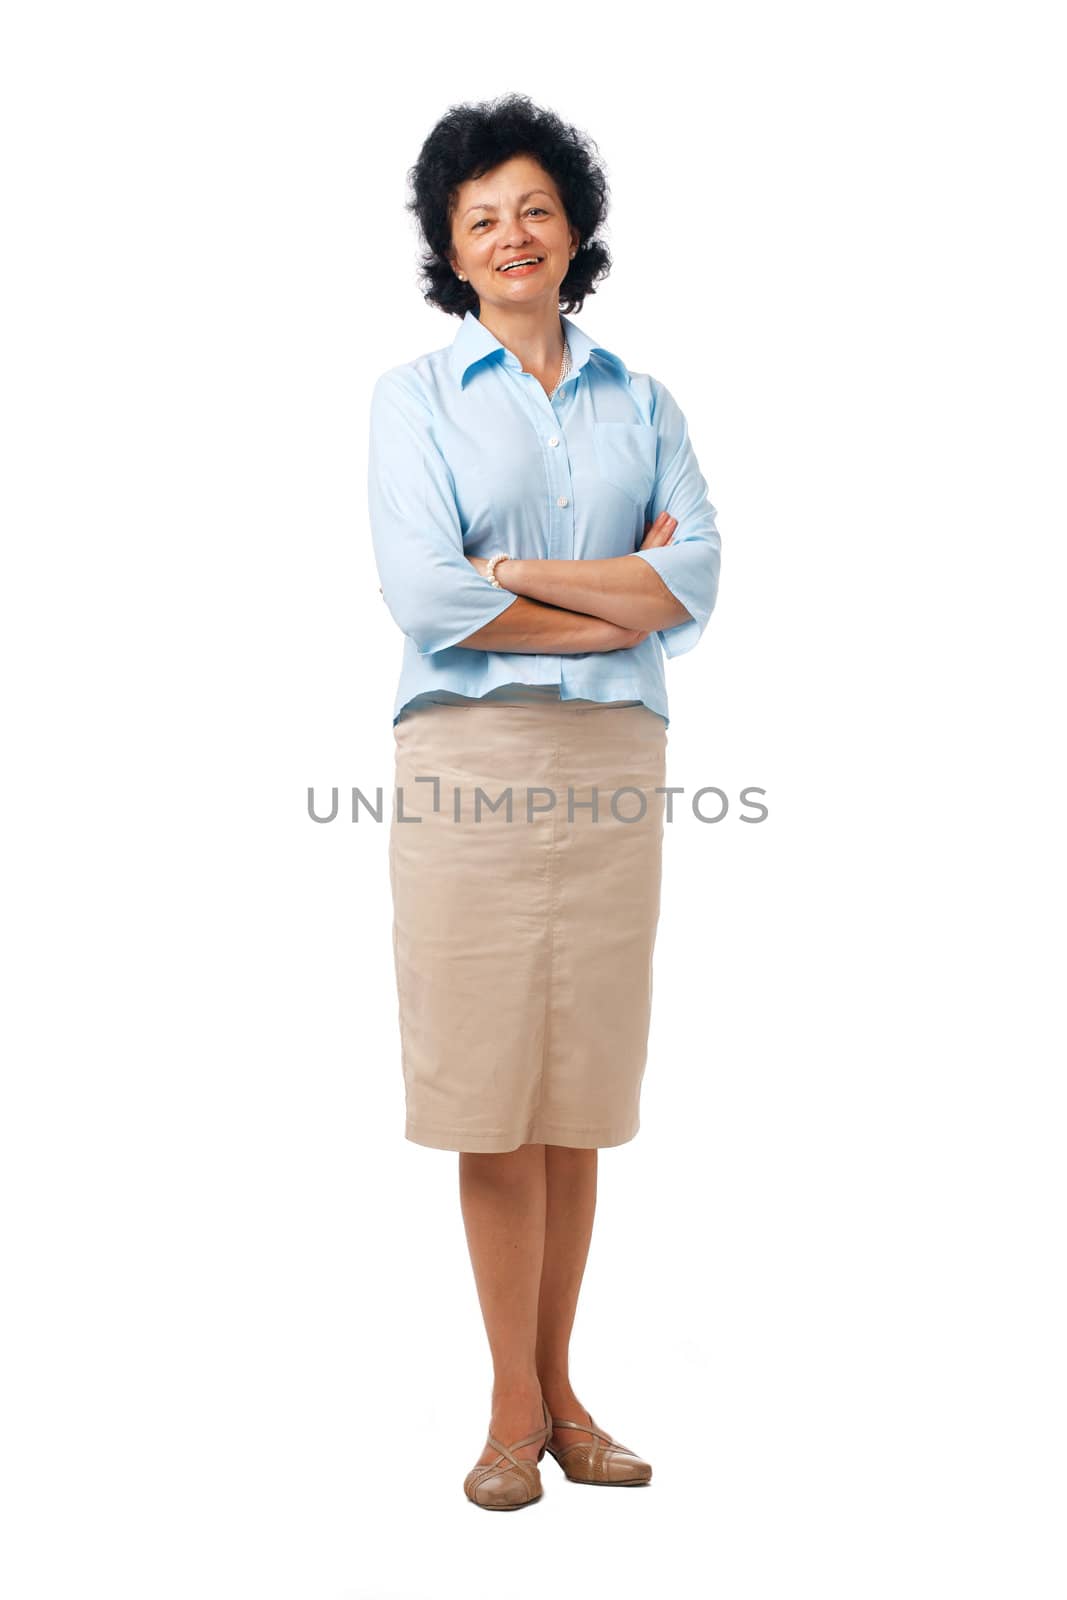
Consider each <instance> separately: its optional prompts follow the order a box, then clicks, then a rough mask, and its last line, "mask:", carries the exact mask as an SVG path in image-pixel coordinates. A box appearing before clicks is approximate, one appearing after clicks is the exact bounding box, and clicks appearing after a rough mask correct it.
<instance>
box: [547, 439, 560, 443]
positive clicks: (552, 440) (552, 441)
mask: <svg viewBox="0 0 1067 1600" xmlns="http://www.w3.org/2000/svg"><path fill="white" fill-rule="evenodd" d="M548 442H549V444H559V440H558V439H550V440H549V441H548Z"/></svg>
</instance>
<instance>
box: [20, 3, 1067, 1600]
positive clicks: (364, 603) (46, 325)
mask: <svg viewBox="0 0 1067 1600" xmlns="http://www.w3.org/2000/svg"><path fill="white" fill-rule="evenodd" d="M1052 15H1053V11H1052V7H1042V6H1035V5H1022V6H1019V5H1013V6H1011V7H1008V6H1006V5H1000V6H996V5H994V6H984V7H973V6H963V5H946V4H933V5H931V4H929V3H927V4H924V5H922V6H919V5H912V4H904V5H895V6H892V7H883V8H873V7H857V6H849V5H843V4H840V5H828V4H818V5H809V6H805V7H794V6H785V5H780V4H779V5H771V6H760V7H748V8H745V7H740V6H734V7H730V8H712V9H711V10H704V9H701V10H700V11H695V10H694V11H690V10H689V9H687V8H686V9H683V8H682V7H681V6H678V5H657V6H649V7H635V8H633V9H632V10H630V11H626V12H623V11H620V10H619V9H618V8H615V7H612V8H610V9H609V8H604V9H602V10H601V11H593V12H584V13H578V12H576V11H575V10H574V9H573V8H566V9H563V10H561V9H559V8H556V9H553V8H544V7H541V8H537V9H535V10H534V11H533V12H531V11H530V10H529V9H528V8H516V7H514V6H505V7H503V8H501V7H492V6H490V7H482V8H474V9H471V8H469V7H468V8H462V9H460V10H456V9H455V8H445V7H440V8H438V7H432V8H431V7H420V6H417V5H412V4H405V5H403V6H391V7H386V8H381V9H380V10H379V11H377V12H368V13H363V14H361V13H360V11H359V10H358V9H357V7H356V6H355V5H332V6H331V5H316V4H308V3H304V4H302V5H299V6H298V5H296V4H288V5H278V4H274V5H257V6H252V5H240V4H234V3H226V0H213V3H211V4H210V5H208V4H191V3H189V0H186V3H184V4H182V5H176V4H175V5H162V4H157V5H153V4H141V5H133V4H129V5H125V6H119V5H114V4H98V5H94V6H74V5H67V6H59V5H49V4H41V3H38V4H34V5H32V6H31V5H28V4H25V5H13V6H10V7H8V8H7V9H6V11H5V20H4V24H3V37H2V39H0V46H2V48H0V60H2V63H3V65H2V67H0V73H2V81H0V118H2V127H0V132H2V144H3V150H4V160H3V176H2V185H3V189H2V203H0V212H2V216H3V225H4V231H5V234H6V242H5V244H4V247H3V251H2V262H0V271H2V272H3V277H4V290H3V295H2V307H3V318H4V333H3V358H2V368H3V370H2V375H0V381H2V386H3V389H2V392H3V416H2V419H0V420H2V441H3V462H4V473H3V477H4V488H3V495H4V505H5V509H4V577H3V583H2V596H0V606H2V616H0V624H2V625H0V649H2V652H3V658H2V668H3V684H4V711H3V719H4V720H3V751H2V753H3V756H4V757H5V758H6V759H5V769H6V776H5V779H4V783H3V790H2V794H3V819H2V820H3V827H2V837H3V848H4V853H5V865H4V876H3V902H4V907H5V927H6V932H5V940H6V943H5V950H4V954H3V962H4V978H5V990H6V996H7V998H6V1001H5V1004H4V1013H5V1022H4V1030H5V1034H6V1036H7V1042H6V1045H5V1050H4V1055H5V1062H6V1065H5V1081H4V1105H3V1116H2V1132H0V1138H2V1148H0V1183H2V1194H0V1202H2V1218H3V1222H2V1226H3V1241H4V1242H3V1261H2V1277H3V1287H4V1291H5V1297H6V1299H7V1310H6V1312H5V1313H4V1316H3V1320H2V1338H3V1345H4V1350H3V1355H2V1362H0V1370H2V1375H3V1385H4V1391H5V1393H4V1402H3V1417H2V1422H0V1433H2V1440H3V1442H2V1451H3V1458H2V1459H3V1467H4V1482H3V1484H2V1485H0V1499H2V1503H3V1520H4V1522H5V1524H6V1528H7V1532H6V1535H5V1540H4V1545H5V1555H4V1558H3V1559H4V1562H5V1565H6V1566H7V1567H8V1568H9V1569H10V1570H9V1573H8V1576H7V1581H6V1582H5V1583H4V1589H5V1591H6V1593H7V1594H8V1595H10V1596H11V1600H29V1597H35V1596H45V1595H47V1596H50V1597H51V1596H57V1597H58V1596H60V1595H62V1596H67V1595H79V1596H84V1595H96V1594H100V1595H102V1596H107V1597H108V1600H119V1597H125V1596H137V1597H138V1600H171V1597H179V1596H180V1597H182V1600H186V1597H193V1596H195V1597H196V1600H215V1597H218V1600H244V1597H246V1596H247V1597H250V1600H251V1597H253V1596H254V1597H256V1600H262V1597H266V1596H279V1597H282V1596H284V1597H286V1600H290V1597H292V1600H319V1597H322V1600H333V1597H337V1600H341V1597H344V1600H356V1597H359V1600H371V1597H373V1600H401V1597H403V1600H415V1597H418V1600H422V1597H432V1600H446V1597H452V1596H456V1597H460V1596H462V1597H463V1600H490V1597H496V1596H500V1595H504V1594H507V1595H510V1596H516V1597H526V1596H533V1595H541V1594H544V1593H546V1592H547V1593H560V1594H562V1593H578V1592H582V1593H596V1594H598V1595H611V1596H613V1597H615V1596H618V1597H620V1600H629V1597H631V1596H632V1597H637V1596H647V1595H650V1594H668V1595H675V1594H677V1595H681V1594H685V1595H691V1594H699V1595H706V1596H709V1597H710V1596H715V1597H716V1600H719V1597H722V1600H793V1597H806V1596H809V1595H810V1596H812V1597H818V1600H857V1597H862V1600H882V1597H886V1600H899V1597H900V1596H902V1595H908V1596H910V1597H923V1600H926V1597H929V1600H944V1597H947V1596H966V1597H967V1600H978V1597H986V1596H989V1597H993V1596H997V1597H1000V1596H1004V1597H1008V1596H1011V1597H1013V1600H1014V1597H1016V1596H1018V1595H1025V1596H1026V1597H1027V1600H1045V1597H1049V1600H1051V1597H1053V1596H1056V1597H1057V1600H1059V1597H1062V1595H1063V1593H1064V1584H1065V1581H1067V1571H1065V1567H1067V1561H1065V1557H1064V1545H1063V1540H1062V1520H1061V1519H1062V1515H1063V1505H1064V1490H1065V1481H1064V1479H1065V1474H1064V1452H1063V1438H1064V1430H1065V1424H1067V1414H1065V1412H1067V1407H1065V1385H1064V1363H1063V1351H1064V1349H1065V1348H1067V1327H1065V1316H1064V1282H1063V1265H1064V1237H1063V1228H1062V1221H1063V1215H1064V1201H1065V1195H1064V1179H1063V1166H1064V1132H1065V1130H1064V1123H1063V1117H1062V1063H1063V1053H1062V1038H1060V1037H1058V1035H1059V1023H1060V1016H1061V1010H1062V992H1061V991H1062V978H1063V955H1064V952H1063V943H1062V922H1063V891H1064V883H1063V876H1062V868H1063V851H1062V816H1061V813H1062V782H1061V771H1060V766H1059V763H1060V760H1061V758H1062V718H1063V695H1062V682H1063V680H1062V676H1061V674H1062V666H1063V662H1062V654H1061V651H1060V644H1061V637H1062V633H1063V610H1064V578H1065V571H1064V560H1063V541H1064V536H1065V527H1064V516H1063V439H1064V431H1063V425H1064V403H1063V401H1064V359H1065V354H1067V351H1065V340H1064V314H1063V284H1064V282H1065V281H1067V262H1065V260H1064V250H1063V238H1062V231H1061V230H1062V221H1063V216H1062V199H1063V195H1062V161H1061V159H1058V158H1061V157H1062V141H1063V136H1064V127H1063V119H1062V103H1063V96H1062V82H1063V73H1064V60H1063V56H1062V54H1061V53H1060V52H1059V51H1058V50H1057V49H1055V48H1054V43H1053V35H1052V29H1051V20H1052ZM509 90H518V91H520V92H523V93H527V94H530V95H531V96H533V98H534V99H535V100H537V101H538V102H541V103H544V104H546V105H550V106H551V107H552V108H553V109H555V110H556V111H558V112H559V113H560V114H561V115H563V116H564V117H566V118H567V119H568V120H569V121H572V122H574V123H576V124H577V125H578V126H579V127H581V128H583V129H585V130H586V131H587V132H589V133H590V134H591V135H592V136H593V137H594V138H595V139H596V141H597V144H598V147H599V149H600V153H601V156H602V158H603V160H604V161H605V163H606V165H607V169H608V175H609V179H610V181H611V185H612V196H613V203H612V210H611V215H610V225H609V229H608V232H607V234H606V237H607V240H608V243H609V246H610V248H611V249H612V251H613V254H614V258H615V266H614V270H613V272H612V274H611V276H610V278H609V279H608V280H607V281H606V282H605V284H604V285H603V286H602V288H601V289H600V290H599V291H598V293H597V294H596V296H595V297H593V298H591V299H590V300H589V301H588V302H587V304H586V307H585V309H584V311H583V312H582V313H581V314H580V318H579V320H580V322H581V325H582V326H583V327H585V328H586V329H587V330H588V331H589V332H590V333H591V334H593V335H594V337H596V338H597V339H599V340H601V341H603V342H604V343H605V344H607V345H608V346H609V347H611V348H613V349H616V350H618V351H620V353H622V354H623V355H624V357H625V359H626V360H627V361H628V363H629V365H630V366H631V367H633V368H634V369H636V370H641V371H649V372H652V373H654V374H655V375H657V376H658V377H660V378H661V379H662V380H663V381H664V382H666V383H667V384H668V385H669V386H670V387H671V389H672V391H673V392H674V394H675V395H676V397H677V398H678V400H679V402H680V404H681V405H682V407H683V409H684V410H685V411H686V414H687V416H688V419H689V424H690V431H691V435H692V438H693V440H694V443H695V445H696V448H697V453H698V457H699V460H700V463H701V467H702V470H703V471H704V473H705V476H706V478H707V480H708V483H709V488H710V493H711V498H712V500H713V502H714V503H715V505H716V507H717V508H718V514H719V526H720V528H721V531H722V537H723V564H722V582H721V590H720V598H719V603H718V607H717V609H716V613H715V615H714V617H713V619H712V623H711V625H710V627H709V629H708V632H707V633H706V635H705V637H704V639H703V641H702V643H701V645H700V646H699V648H698V649H697V650H696V651H695V652H693V653H691V654H690V655H688V656H686V657H684V658H680V659H679V660H678V661H677V662H675V663H668V675H669V676H668V682H669V691H670V695H671V711H672V722H671V727H670V732H669V736H668V737H669V753H668V760H669V770H670V777H671V781H673V782H675V783H677V784H682V785H684V786H685V787H686V789H687V791H689V792H691V791H692V790H694V789H696V788H698V787H700V786H701V785H702V784H717V785H719V786H721V787H722V788H723V789H725V790H726V791H727V793H728V794H729V795H730V796H731V797H736V796H737V795H738V794H739V792H740V790H741V789H742V788H743V787H744V786H746V785H759V786H762V787H763V788H765V789H766V791H767V803H768V805H769V807H770V816H769V818H768V820H767V822H766V823H765V824H764V825H762V826H759V827H752V826H747V825H744V824H742V823H741V822H740V821H739V820H738V817H737V808H736V806H735V808H734V811H733V813H731V815H730V816H729V817H728V818H727V819H726V820H725V821H724V822H723V823H721V824H719V825H717V826H706V825H701V824H700V823H698V822H697V821H696V820H695V819H694V818H693V817H692V816H691V815H690V816H688V817H683V818H681V819H680V820H679V821H678V822H677V823H676V824H675V825H674V826H673V827H671V828H669V829H668V830H667V838H666V848H665V864H664V898H663V912H662V919H661V924H660V932H659V943H658V945H657V957H656V995H655V1015H654V1021H653V1035H652V1045H651V1050H650V1056H649V1064H648V1068H647V1072H646V1078H645V1089H644V1095H643V1102H642V1128H641V1131H640V1134H639V1136H638V1137H637V1138H636V1139H635V1140H634V1141H632V1142H631V1143H630V1144H629V1145H627V1146H625V1147H620V1148H618V1149H615V1150H609V1151H605V1152H604V1153H603V1155H602V1156H601V1158H600V1199H599V1209H598V1218H597V1225H596V1230H595V1233H594V1239H593V1247H592V1253H591V1258H590V1262H589V1267H588V1271H587V1274H586V1280H585V1287H584V1290H583V1297H582V1302H581V1305H580V1307H579V1312H578V1323H577V1327H576V1330H575V1340H574V1349H573V1368H572V1371H573V1377H574V1380H575V1386H576V1388H577V1390H578V1392H579V1394H580V1395H581V1396H582V1398H583V1400H584V1402H585V1404H586V1405H587V1406H588V1407H589V1408H591V1410H592V1412H593V1414H594V1416H595V1417H596V1418H597V1419H598V1420H600V1421H602V1422H603V1425H604V1426H606V1427H607V1428H608V1429H609V1430H611V1431H612V1432H614V1433H615V1434H616V1436H617V1437H619V1438H621V1439H623V1440H624V1441H625V1442H626V1443H628V1444H630V1445H632V1446H633V1447H634V1448H635V1449H637V1450H638V1451H640V1452H641V1453H642V1454H644V1455H645V1456H647V1457H648V1459H650V1460H651V1461H652V1462H653V1464H654V1471H655V1477H654V1482H653V1485H652V1486H651V1488H650V1489H649V1490H647V1491H640V1492H638V1493H629V1494H627V1495H626V1496H610V1495H608V1496H599V1495H593V1496H590V1495H588V1494H586V1493H585V1492H584V1491H583V1490H582V1489H580V1488H577V1487H574V1486H572V1485H570V1484H568V1483H567V1482H566V1481H565V1480H564V1478H563V1477H562V1475H561V1474H560V1473H559V1471H558V1469H556V1468H555V1467H554V1465H553V1463H552V1462H551V1461H550V1460H548V1459H547V1458H546V1461H545V1463H544V1464H543V1474H544V1480H545V1485H546V1492H545V1495H544V1498H543V1500H542V1501H540V1502H539V1503H538V1505H537V1506H536V1507H532V1508H530V1509H528V1510H526V1511H524V1512H523V1513H522V1514H521V1515H519V1516H517V1517H491V1516H483V1515H482V1513H481V1512H480V1511H479V1510H478V1509H477V1508H476V1507H474V1506H472V1505H470V1504H469V1503H468V1502H467V1501H466V1499H465V1498H464V1495H463V1493H462V1487H461V1485H462V1479H463V1476H464V1474H465V1472H466V1471H467V1469H468V1468H469V1467H470V1466H471V1465H472V1464H473V1463H474V1461H475V1460H476V1459H477V1457H478V1455H479V1453H480V1451H481V1448H482V1445H483V1443H484V1439H485V1431H486V1427H487V1424H488V1418H489V1399H490V1386H491V1373H490V1367H489V1361H488V1353H487V1350H486V1347H485V1341H484V1333H483V1329H482V1324H481V1320H480V1314H479V1309H478V1304H477V1299H476V1294H475V1289H474V1283H473V1278H472V1275H471V1272H470V1266H469V1260H468V1257H467V1254H466V1245H465V1239H464V1234H463V1229H462V1223H461V1217H460V1211H459V1204H458V1192H457V1176H456V1163H457V1158H456V1156H455V1155H453V1154H449V1153H447V1152H435V1151H431V1150H427V1149H425V1148H422V1147H417V1146H415V1145H413V1144H411V1143H408V1142H407V1141H405V1139H404V1137H403V1133H402V1123H403V1087H402V1080H401V1073H400V1065H399V1044H398V1037H397V1028H396V1015H395V1012H396V1005H395V993H394V989H393V971H392V965H391V961H392V952H391V944H390V933H389V928H390V906H389V894H388V874H387V861H386V853H385V852H386V847H387V827H386V826H384V825H383V826H377V825H374V824H372V823H367V822H364V823H361V824H360V825H358V826H356V825H353V824H352V823H345V822H343V821H339V822H338V823H336V824H333V825H330V826H317V825H315V824H313V823H312V822H311V821H310V820H309V817H308V814H307V810H306V795H307V788H308V786H309V785H311V784H314V785H316V786H317V788H318V790H319V791H320V792H321V793H323V794H324V795H328V791H329V788H330V787H331V786H332V785H337V786H339V787H340V788H341V789H342V792H343V793H344V792H345V791H347V790H349V789H350V788H351V787H352V786H353V785H359V786H360V787H362V788H363V789H364V790H365V791H366V792H373V790H374V789H375V788H376V787H377V786H379V785H382V786H385V788H386V791H387V792H388V786H389V785H390V783H391V781H392V768H391V760H392V735H391V709H392V698H393V693H394V690H395V683H396V676H397V674H398V672H399V665H400V649H401V639H400V636H399V634H398V633H397V632H396V630H395V627H394V626H393V624H392V623H391V621H390V618H389V616H388V614H387V613H386V611H385V608H384V607H383V606H382V604H381V601H380V598H379V595H378V591H377V577H376V575H375V571H374V567H373V558H372V551H371V545H370V538H369V532H368V526H367V517H366V509H365V473H366V426H367V406H368V401H369V394H370V389H371V385H372V382H373V379H374V377H375V376H376V375H377V374H378V373H379V372H380V371H381V370H383V369H384V368H385V367H387V366H391V365H394V364H396V363H397V362H401V361H406V360H410V359H412V358H414V357H415V356H416V355H418V354H420V353H421V352H423V351H425V350H429V349H435V348H439V347H441V346H443V345H445V344H447V343H449V342H450V341H451V339H452V338H453V336H454V333H455V329H456V326H457V324H456V323H455V322H454V321H453V320H452V319H449V318H447V317H445V316H443V315H442V314H441V313H440V312H437V311H435V310H433V309H431V308H430V307H428V306H427V305H425V303H424V302H423V301H422V299H421V297H420V293H419V290H418V286H417V279H416V250H417V240H416V236H415V233H414V228H413V223H412V221H411V219H410V218H409V216H408V214H407V213H406V212H405V211H404V209H403V205H404V200H405V198H406V172H407V169H408V168H409V167H410V166H411V164H412V163H413V162H414V160H415V158H416V156H417V154H418V149H419V146H420V144H421V141H422V140H423V138H424V137H425V136H426V134H427V133H428V132H429V130H430V128H431V127H432V126H433V123H434V121H435V120H436V119H437V117H438V116H440V115H441V114H442V113H443V112H444V111H445V110H446V109H447V107H448V106H449V105H451V104H455V103H458V102H460V101H463V100H472V99H485V98H488V97H492V96H494V95H497V94H502V93H504V92H506V91H509ZM1056 102H1058V103H1059V107H1060V108H1061V109H1059V110H1058V109H1057V105H1056ZM486 1026H487V1027H491V1026H492V1014H491V997H488V996H487V999H486Z"/></svg>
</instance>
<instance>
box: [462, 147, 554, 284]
mask: <svg viewBox="0 0 1067 1600" xmlns="http://www.w3.org/2000/svg"><path fill="white" fill-rule="evenodd" d="M578 244H579V239H578V231H577V229H576V228H572V227H570V226H569V224H568V222H567V217H566V214H565V212H564V210H563V205H562V203H561V201H560V198H559V191H558V190H557V188H556V185H555V184H554V183H553V181H552V179H551V178H550V177H549V175H548V173H547V172H546V171H545V169H544V167H542V166H541V165H540V163H539V162H537V161H535V160H534V159H533V157H532V156H512V158H511V159H510V161H504V162H502V163H501V165H500V166H499V167H494V168H493V170H492V172H487V173H486V174H485V175H484V177H481V178H468V179H467V181H466V182H465V183H461V184H460V186H459V190H458V193H457V196H456V203H455V208H454V210H453V212H452V257H451V259H452V268H453V271H455V272H456V273H457V274H459V275H461V276H462V277H465V278H466V280H467V282H468V283H469V284H470V286H471V288H472V289H473V290H474V292H475V294H476V295H477V296H478V299H479V301H480V303H481V304H482V305H483V306H485V305H494V306H501V307H507V306H516V305H534V304H538V303H540V302H542V301H544V302H546V303H547V304H549V305H551V306H552V307H553V308H555V307H557V306H558V304H559V289H560V284H561V283H562V282H563V280H564V278H565V277H566V276H567V272H568V270H569V268H570V264H571V259H572V257H573V256H574V254H575V253H576V252H577V249H578ZM523 256H538V257H540V261H539V262H538V264H537V265H536V266H534V267H517V268H513V269H512V270H511V271H505V270H504V268H505V263H507V262H509V261H517V260H519V258H520V257H523Z"/></svg>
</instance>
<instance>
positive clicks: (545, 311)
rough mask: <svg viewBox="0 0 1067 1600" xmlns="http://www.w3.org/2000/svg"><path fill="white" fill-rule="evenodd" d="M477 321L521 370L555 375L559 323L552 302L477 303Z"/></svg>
mask: <svg viewBox="0 0 1067 1600" xmlns="http://www.w3.org/2000/svg"><path fill="white" fill-rule="evenodd" d="M478 321H479V322H480V323H481V324H482V326H483V327H484V328H488V329H489V332H490V333H491V334H493V335H494V336H495V337H496V338H497V339H499V340H500V343H501V344H502V345H503V346H504V348H505V350H510V351H511V353H512V355H513V356H517V357H518V359H519V361H521V362H522V366H523V370H524V371H525V372H533V373H536V374H537V375H538V376H543V375H544V374H546V373H547V374H551V375H552V376H553V377H555V375H556V373H557V372H558V371H559V367H560V363H561V362H562V360H563V323H562V321H561V319H560V311H559V307H558V305H556V306H516V307H511V306H505V307H501V306H479V308H478Z"/></svg>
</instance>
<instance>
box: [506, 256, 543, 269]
mask: <svg viewBox="0 0 1067 1600" xmlns="http://www.w3.org/2000/svg"><path fill="white" fill-rule="evenodd" d="M540 260H541V257H540V256H527V257H526V259H525V261H509V262H508V264H507V266H506V267H501V268H500V270H501V272H510V271H511V269H512V267H529V266H531V265H532V264H533V263H534V262H537V261H540Z"/></svg>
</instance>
